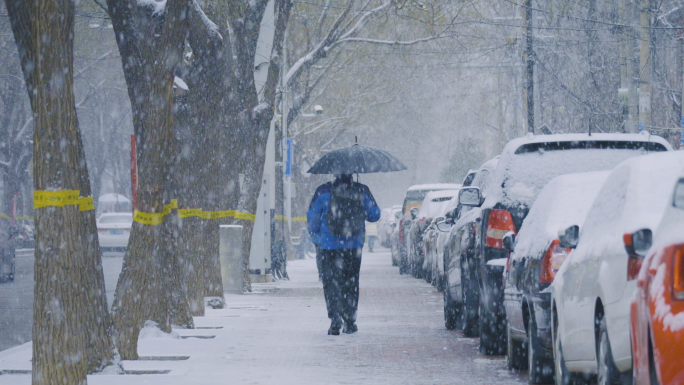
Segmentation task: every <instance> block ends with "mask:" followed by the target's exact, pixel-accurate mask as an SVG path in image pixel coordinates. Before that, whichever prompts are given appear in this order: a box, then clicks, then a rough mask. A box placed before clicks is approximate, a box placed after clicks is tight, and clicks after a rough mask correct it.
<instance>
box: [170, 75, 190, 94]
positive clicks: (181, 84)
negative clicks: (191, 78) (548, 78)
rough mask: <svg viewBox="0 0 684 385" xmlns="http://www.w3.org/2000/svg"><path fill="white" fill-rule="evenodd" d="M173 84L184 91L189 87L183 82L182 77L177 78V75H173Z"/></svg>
mask: <svg viewBox="0 0 684 385" xmlns="http://www.w3.org/2000/svg"><path fill="white" fill-rule="evenodd" d="M173 85H174V86H176V87H178V88H180V89H181V90H184V91H187V90H188V89H189V88H188V85H187V83H185V82H184V81H183V79H181V78H179V77H178V76H174V77H173Z"/></svg>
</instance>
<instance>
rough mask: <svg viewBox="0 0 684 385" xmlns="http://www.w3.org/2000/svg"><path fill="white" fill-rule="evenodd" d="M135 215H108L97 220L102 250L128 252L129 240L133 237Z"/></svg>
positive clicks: (103, 215)
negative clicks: (132, 229)
mask: <svg viewBox="0 0 684 385" xmlns="http://www.w3.org/2000/svg"><path fill="white" fill-rule="evenodd" d="M132 225H133V214H131V213H107V214H102V215H101V216H100V218H98V219H97V235H98V239H99V241H100V249H102V250H103V251H104V250H126V247H127V246H128V238H129V237H130V236H131V226H132Z"/></svg>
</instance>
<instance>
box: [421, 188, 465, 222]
mask: <svg viewBox="0 0 684 385" xmlns="http://www.w3.org/2000/svg"><path fill="white" fill-rule="evenodd" d="M458 191H459V190H458V189H454V190H436V191H430V192H429V193H427V195H426V196H425V199H423V204H422V205H421V206H420V209H419V210H418V218H435V217H437V216H439V215H440V214H441V212H442V211H443V209H444V207H445V206H446V205H447V204H448V203H449V201H451V200H453V198H454V197H456V196H458Z"/></svg>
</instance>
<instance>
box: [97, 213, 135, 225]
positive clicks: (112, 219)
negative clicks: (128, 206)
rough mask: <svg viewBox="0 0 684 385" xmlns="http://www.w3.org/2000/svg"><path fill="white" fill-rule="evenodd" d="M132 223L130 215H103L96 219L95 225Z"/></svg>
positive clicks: (131, 215)
mask: <svg viewBox="0 0 684 385" xmlns="http://www.w3.org/2000/svg"><path fill="white" fill-rule="evenodd" d="M129 222H130V223H132V222H133V214H131V213H105V214H102V215H100V217H99V218H97V223H129Z"/></svg>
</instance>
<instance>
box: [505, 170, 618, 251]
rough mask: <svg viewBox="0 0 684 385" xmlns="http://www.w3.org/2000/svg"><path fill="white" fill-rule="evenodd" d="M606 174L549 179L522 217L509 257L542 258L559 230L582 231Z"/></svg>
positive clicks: (587, 174) (596, 173)
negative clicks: (575, 228) (527, 212)
mask: <svg viewBox="0 0 684 385" xmlns="http://www.w3.org/2000/svg"><path fill="white" fill-rule="evenodd" d="M608 174H610V172H609V171H597V172H588V173H580V174H568V175H562V176H559V177H556V178H554V179H552V180H551V181H550V182H549V183H548V184H547V185H546V187H544V189H543V190H542V192H541V193H540V194H539V197H538V198H537V200H536V201H535V203H534V205H533V206H532V209H531V210H530V212H529V214H528V215H527V217H526V218H525V221H524V222H523V225H522V228H521V229H520V233H519V234H518V237H517V241H516V245H515V251H514V252H513V254H512V256H511V258H512V259H514V260H518V259H523V258H525V257H530V258H535V257H541V256H542V255H543V253H544V252H545V251H546V250H547V248H548V247H549V245H550V244H551V242H552V241H553V240H554V239H556V238H557V237H558V231H559V230H563V229H566V228H568V227H569V226H572V225H578V226H580V228H581V227H582V225H583V224H584V218H585V217H586V216H587V212H588V211H589V208H590V207H591V204H592V202H593V201H594V198H596V194H598V192H599V190H600V189H601V186H602V185H603V182H604V181H605V180H606V178H607V177H608Z"/></svg>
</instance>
